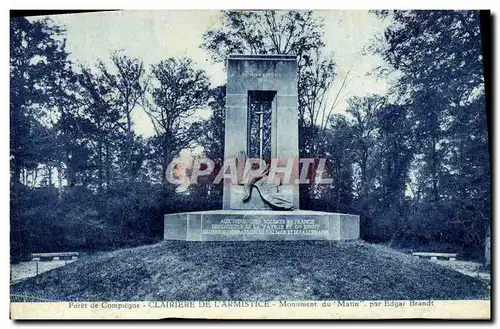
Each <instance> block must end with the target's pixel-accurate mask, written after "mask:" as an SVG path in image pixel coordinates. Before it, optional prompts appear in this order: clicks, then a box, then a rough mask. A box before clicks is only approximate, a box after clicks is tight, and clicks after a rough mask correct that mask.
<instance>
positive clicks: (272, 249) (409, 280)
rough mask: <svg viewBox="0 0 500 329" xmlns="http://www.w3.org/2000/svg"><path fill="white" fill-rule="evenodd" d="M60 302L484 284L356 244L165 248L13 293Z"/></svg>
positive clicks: (420, 291)
mask: <svg viewBox="0 0 500 329" xmlns="http://www.w3.org/2000/svg"><path fill="white" fill-rule="evenodd" d="M11 294H13V295H31V296H37V297H38V298H42V299H44V298H45V299H48V300H59V301H110V300H113V301H145V300H328V299H330V300H371V299H423V300H425V299H437V300H440V299H489V298H490V289H489V287H488V285H487V284H486V283H484V282H483V281H481V280H479V279H476V278H472V277H469V276H466V275H464V274H461V273H459V272H456V271H453V270H450V269H447V268H445V267H442V266H439V265H437V264H433V263H431V262H429V261H428V260H425V259H417V258H415V257H412V256H409V255H406V254H403V253H401V252H397V251H394V250H392V249H389V248H387V247H383V246H380V245H373V244H368V243H365V242H362V241H356V242H344V243H330V242H328V241H254V242H185V241H163V242H161V243H158V244H155V245H148V246H142V247H137V248H131V249H122V250H118V251H113V252H109V253H105V254H101V255H99V256H95V257H89V258H85V259H81V260H79V261H76V262H73V263H71V264H68V265H67V266H64V267H61V268H57V269H54V270H51V271H49V272H46V273H43V274H41V275H39V276H37V277H35V278H30V279H27V280H25V281H23V282H20V283H18V284H15V285H13V286H11Z"/></svg>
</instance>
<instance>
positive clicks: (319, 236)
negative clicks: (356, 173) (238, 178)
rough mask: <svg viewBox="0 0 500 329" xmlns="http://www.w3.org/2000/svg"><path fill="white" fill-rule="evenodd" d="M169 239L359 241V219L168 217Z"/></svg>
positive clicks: (240, 213) (241, 213) (233, 213)
mask: <svg viewBox="0 0 500 329" xmlns="http://www.w3.org/2000/svg"><path fill="white" fill-rule="evenodd" d="M164 239H165V240H182V241H257V240H330V241H345V240H355V239H359V216H357V215H348V214H337V213H328V212H321V211H307V210H294V211H275V210H251V211H249V210H212V211H199V212H186V213H178V214H168V215H165V231H164Z"/></svg>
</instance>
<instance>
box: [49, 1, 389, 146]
mask: <svg viewBox="0 0 500 329" xmlns="http://www.w3.org/2000/svg"><path fill="white" fill-rule="evenodd" d="M314 14H315V15H317V16H318V17H321V18H323V19H324V24H325V35H324V43H325V45H326V47H325V54H329V53H333V54H334V55H333V59H334V60H335V62H336V64H337V77H338V79H335V81H334V83H333V85H332V88H331V90H330V97H329V98H330V99H332V101H333V99H334V98H335V95H336V94H337V93H338V91H339V89H340V88H341V85H342V82H343V78H344V76H345V75H346V74H347V72H348V71H349V70H350V73H349V75H348V77H347V80H346V84H345V86H344V88H343V89H342V92H341V93H340V96H339V100H340V101H339V103H338V105H336V107H335V110H334V113H335V112H336V113H343V112H345V110H346V109H347V102H346V101H347V100H348V99H349V98H350V97H352V96H365V95H369V94H373V93H375V94H383V93H385V92H386V91H387V85H388V78H387V77H384V78H376V76H375V74H373V69H375V68H377V67H378V66H380V65H383V61H382V58H381V57H380V56H379V55H373V54H371V53H370V52H369V51H365V50H366V48H367V47H369V46H370V45H371V44H372V43H373V41H374V40H375V39H377V38H381V36H382V33H383V31H384V29H385V28H386V27H387V26H388V25H389V24H390V19H381V18H380V17H376V16H375V15H374V14H372V13H369V12H368V11H361V10H349V11H339V10H337V11H333V10H330V11H327V10H324V11H316V12H315V13H314ZM50 18H51V19H52V20H53V21H54V22H55V23H56V24H58V25H61V26H63V27H65V28H66V30H67V44H66V49H67V51H68V52H69V53H70V59H71V60H72V61H74V62H77V63H80V64H84V65H89V66H92V65H94V64H95V63H96V62H97V61H98V60H102V61H104V62H105V63H110V57H109V54H110V53H111V52H112V51H114V50H123V53H124V54H125V55H127V56H131V57H136V58H140V59H141V60H143V61H144V64H145V65H146V66H149V65H151V64H155V63H158V62H159V61H160V60H162V59H164V58H166V57H178V56H187V57H189V58H191V59H192V60H193V62H194V64H195V66H196V67H197V68H200V69H203V70H204V71H206V72H207V75H208V77H209V78H210V81H211V83H212V85H213V86H218V85H222V84H224V83H225V80H226V77H225V73H224V68H223V65H221V64H219V63H214V62H213V61H212V60H211V59H210V57H209V55H208V53H207V52H206V51H205V50H204V49H201V48H200V45H201V44H202V42H203V38H202V36H203V33H205V32H206V31H207V30H208V29H210V28H213V27H216V26H218V25H219V24H220V21H221V13H220V12H219V11H194V10H192V11H187V10H186V11H120V12H100V13H85V14H65V15H52V16H50ZM370 74H371V75H370ZM197 114H198V115H200V116H201V117H206V116H208V115H209V111H203V110H200V111H198V112H197ZM132 117H133V120H134V125H135V127H136V131H137V133H139V134H142V135H144V136H146V137H147V136H151V135H153V134H154V128H153V126H152V124H151V120H150V119H149V118H148V116H147V115H146V114H145V113H144V111H141V110H136V111H133V112H132Z"/></svg>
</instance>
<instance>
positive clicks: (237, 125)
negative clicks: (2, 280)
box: [10, 10, 492, 320]
mask: <svg viewBox="0 0 500 329" xmlns="http://www.w3.org/2000/svg"><path fill="white" fill-rule="evenodd" d="M489 20H490V13H489V12H488V11H475V10H459V11H457V10H439V11H437V10H428V11H419V10H373V11H369V10H365V11H363V10H321V11H305V10H289V11H284V10H251V11H207V10H198V11H196V10H184V11H181V10H177V11H174V10H171V11H159V10H158V11H107V12H90V13H89V12H87V13H71V14H64V13H54V14H53V15H36V16H33V15H31V16H23V15H19V14H13V15H12V17H11V19H10V178H11V180H10V268H11V276H10V301H11V309H10V312H11V313H10V317H11V318H12V319H161V318H197V319H200V318H203V319H415V318H419V319H483V320H484V319H490V317H491V313H490V312H491V311H490V300H491V277H490V269H491V256H490V249H491V233H490V224H491V213H492V211H491V208H492V204H491V168H490V152H489V136H488V120H489V115H488V113H489V112H488V111H491V108H490V107H491V104H490V103H489V98H488V97H486V96H487V95H488V94H489V93H490V92H491V90H489V84H488V83H489V81H488V80H487V79H486V80H485V72H486V71H487V68H488V65H489V62H488V60H491V58H490V57H489V56H490V54H489V50H488V49H489V47H488V42H489V40H490V33H491V32H490V30H489Z"/></svg>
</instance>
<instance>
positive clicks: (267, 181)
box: [164, 55, 360, 241]
mask: <svg viewBox="0 0 500 329" xmlns="http://www.w3.org/2000/svg"><path fill="white" fill-rule="evenodd" d="M227 74H228V76H227V87H226V120H225V122H226V126H225V148H224V152H225V154H224V158H225V162H224V166H223V168H222V171H223V172H225V171H226V169H229V170H231V169H232V170H235V171H236V173H234V176H230V177H235V179H230V180H229V181H228V180H227V179H224V191H223V192H224V193H223V209H222V210H213V211H199V212H189V213H177V214H167V215H165V228H164V239H166V240H189V241H227V240H230V241H237V240H240V241H246V240H248V241H251V240H354V239H359V234H360V231H359V216H357V215H349V214H338V213H328V212H319V211H306V210H299V183H301V182H303V178H301V177H300V175H301V172H303V171H304V170H302V169H301V172H299V164H300V163H302V162H301V160H300V159H299V149H298V145H299V141H298V136H299V133H298V113H297V109H298V95H297V60H296V56H289V55H231V56H229V58H228V63H227ZM303 166H304V164H303ZM306 169H307V168H306ZM228 176H229V175H228ZM224 178H226V175H224Z"/></svg>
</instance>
